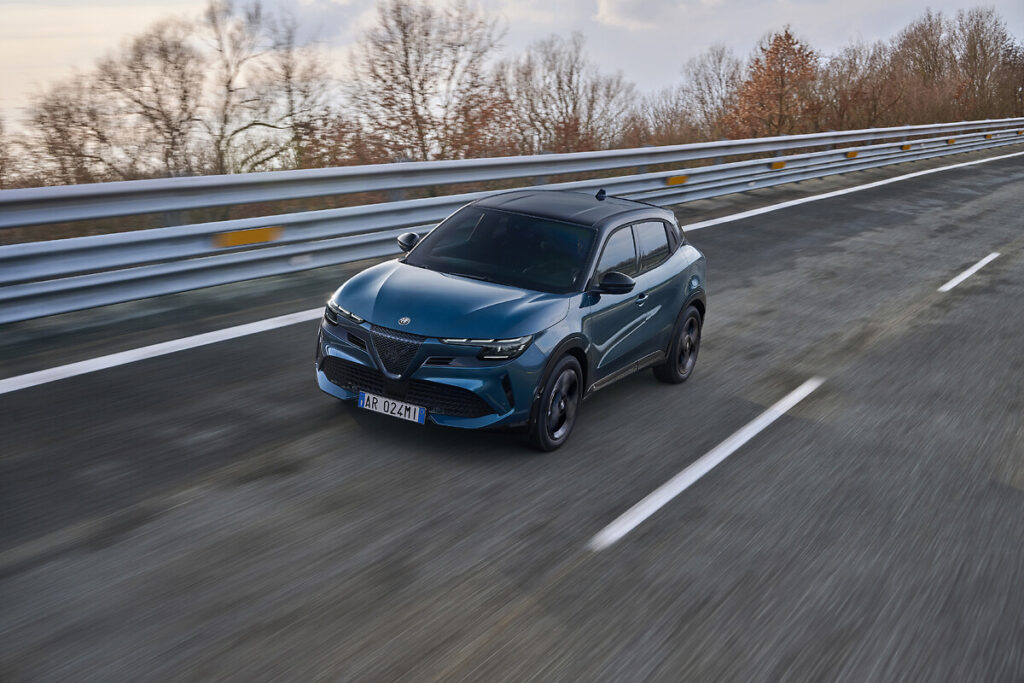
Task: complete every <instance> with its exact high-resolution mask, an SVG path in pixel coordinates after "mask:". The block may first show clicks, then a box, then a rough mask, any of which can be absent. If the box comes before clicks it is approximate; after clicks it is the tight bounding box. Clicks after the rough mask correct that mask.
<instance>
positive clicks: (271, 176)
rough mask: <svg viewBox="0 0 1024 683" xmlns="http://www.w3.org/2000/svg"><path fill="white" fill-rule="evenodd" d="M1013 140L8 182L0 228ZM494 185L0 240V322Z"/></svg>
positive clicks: (591, 184) (158, 286)
mask: <svg viewBox="0 0 1024 683" xmlns="http://www.w3.org/2000/svg"><path fill="white" fill-rule="evenodd" d="M857 143H866V144H859V145H858V144H857ZM1020 143H1024V118H1016V119H1001V120H987V121H971V122H959V123H949V124H938V125H929V126H904V127H899V128H882V129H870V130H855V131H841V132H830V133H816V134H812V135H795V136H783V137H774V138H757V139H752V140H736V141H721V142H711V143H699V144H692V145H676V146H671V147H651V148H643V149H627V150H610V151H601V152H583V153H575V154H553V155H536V156H527V157H504V158H493V159H468V160H458V161H439V162H416V163H400V164H382V165H376V166H355V167H343V168H331V169H315V170H303V171H281V172H273V173H254V174H247V175H235V176H206V177H199V178H170V179H158V180H140V181H129V182H117V183H101V184H94V185H75V186H66V187H44V188H32V189H26V190H5V191H0V228H5V227H6V228H9V227H17V226H28V225H40V224H46V223H56V222H66V221H75V220H86V219H94V218H106V217H115V216H126V215H137V214H149V213H157V212H167V211H183V210H189V209H196V208H205V207H212V206H225V205H233V204H243V203H252V202H267V201H279V200H287V199H299V198H308V197H319V196H328V195H337V194H350V193H363V192H377V191H381V190H398V189H410V188H419V187H428V186H438V185H451V184H466V183H481V182H490V181H500V180H508V179H515V178H533V179H536V178H547V177H549V176H556V175H567V174H574V173H592V172H603V171H608V170H614V169H623V168H626V169H633V170H634V172H633V173H632V174H628V175H620V176H616V177H605V178H595V179H590V180H581V181H574V182H561V183H542V184H539V185H534V184H527V186H530V187H543V188H545V189H573V190H594V189H596V188H598V187H603V188H605V189H606V190H607V191H608V193H609V194H615V195H621V196H624V197H629V198H632V199H639V200H642V201H647V202H651V203H654V204H658V205H671V204H678V203H681V202H685V201H691V200H695V199H701V198H706V197H714V196H719V195H723V194H730V193H734V192H742V191H745V190H750V189H756V188H762V187H770V186H773V185H779V184H783V183H790V182H796V181H800V180H807V179H811V178H819V177H823V176H827V175H833V174H837V173H847V172H850V171H855V170H862V169H867V168H875V167H878V166H885V165H889V164H894V163H903V162H907V161H914V160H919V159H928V158H933V157H939V156H945V155H948V154H957V153H962V152H967V151H972V150H977V149H984V148H990V147H999V146H1004V145H1011V144H1020ZM837 145H855V146H847V147H843V148H841V149H837V148H836V146H837ZM822 148H823V149H822ZM815 149H816V150H817V151H806V150H815ZM793 150H796V152H794V153H791V154H788V155H786V156H781V153H783V152H789V151H793ZM755 154H771V155H774V156H768V157H761V158H755V159H745V160H741V161H733V162H729V163H715V164H713V165H705V166H696V167H691V168H685V167H680V168H675V169H673V170H669V171H660V172H655V173H649V172H638V170H639V169H643V168H644V167H649V166H654V165H673V166H676V165H679V164H684V163H685V162H689V161H695V160H705V159H715V160H721V159H723V158H725V157H735V156H748V155H755ZM498 191H507V190H494V191H480V192H472V193H463V194H455V195H448V196H441V197H429V198H425V199H412V200H401V201H393V202H386V203H380V204H368V205H362V206H352V207H345V208H339V209H328V210H321V211H304V212H298V213H291V214H283V215H271V216H260V217H256V218H244V219H236V220H227V221H216V222H210V223H199V224H191V225H178V226H173V227H168V228H156V229H149V230H138V231H132V232H122V233H115V234H108V235H96V236H90V237H78V238H71V239H62V240H51V241H43V242H31V243H26V244H14V245H9V246H4V247H0V323H5V322H13V321H17V320H25V319H30V318H36V317H42V316H45V315H52V314H56V313H62V312H67V311H73V310H79V309H84V308H92V307H96V306H102V305H106V304H112V303H119V302H123V301H130V300H135V299H142V298H146V297H150V296H158V295H162V294H170V293H174V292H181V291H187V290H191V289H199V288H202V287H209V286H213V285H218V284H225V283H229V282H238V281H241V280H249V279H255V278H260V277H266V276H270V275H280V274H284V273H289V272H296V271H300V270H307V269H311V268H319V267H322V266H328V265H334V264H338V263H345V262H349V261H355V260H360V259H364V258H371V257H379V256H385V255H389V254H392V253H396V252H397V251H398V249H397V246H396V244H395V241H394V238H395V237H396V236H397V235H398V234H400V233H401V232H405V231H407V230H417V229H420V230H425V229H429V228H430V227H432V226H433V225H435V224H436V223H437V222H438V221H440V220H442V219H443V218H444V217H445V216H447V215H448V214H450V213H451V212H452V211H454V210H455V209H457V208H459V207H460V206H462V205H463V204H465V203H466V202H468V201H471V200H473V199H477V198H479V197H483V196H486V195H489V194H493V193H494V192H498Z"/></svg>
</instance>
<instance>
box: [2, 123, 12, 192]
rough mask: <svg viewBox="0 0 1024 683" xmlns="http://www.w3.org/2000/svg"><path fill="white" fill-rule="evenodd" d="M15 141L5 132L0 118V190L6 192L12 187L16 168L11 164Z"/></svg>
mask: <svg viewBox="0 0 1024 683" xmlns="http://www.w3.org/2000/svg"><path fill="white" fill-rule="evenodd" d="M13 144H14V141H13V140H11V138H10V136H9V135H7V132H6V130H4V120H3V117H0V190H6V189H8V188H10V187H11V186H12V184H13V183H12V181H13V179H14V178H13V176H14V168H13V166H12V164H11V157H12V154H11V147H12V146H13Z"/></svg>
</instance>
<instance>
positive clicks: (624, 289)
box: [597, 270, 636, 294]
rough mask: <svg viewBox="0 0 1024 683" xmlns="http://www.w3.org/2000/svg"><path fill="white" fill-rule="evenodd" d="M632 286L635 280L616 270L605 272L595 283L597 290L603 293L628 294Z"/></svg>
mask: <svg viewBox="0 0 1024 683" xmlns="http://www.w3.org/2000/svg"><path fill="white" fill-rule="evenodd" d="M634 287H636V280H634V279H633V278H631V277H630V276H628V275H626V274H625V273H620V272H619V271H617V270H613V271H611V272H609V273H605V274H604V275H602V276H601V280H600V281H599V282H598V283H597V291H599V292H602V293H604V294H629V293H630V292H632V291H633V288H634Z"/></svg>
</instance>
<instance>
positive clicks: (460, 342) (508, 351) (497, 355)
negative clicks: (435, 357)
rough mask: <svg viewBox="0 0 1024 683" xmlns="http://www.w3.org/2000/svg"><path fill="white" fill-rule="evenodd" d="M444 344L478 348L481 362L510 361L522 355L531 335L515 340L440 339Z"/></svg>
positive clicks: (478, 356)
mask: <svg viewBox="0 0 1024 683" xmlns="http://www.w3.org/2000/svg"><path fill="white" fill-rule="evenodd" d="M441 341H442V342H444V343H445V344H455V345H456V346H479V347H480V353H479V354H477V358H479V359H481V360H511V359H512V358H516V357H518V356H520V355H522V353H523V351H525V350H526V349H527V348H528V347H529V346H530V342H532V341H533V335H532V334H528V335H526V336H525V337H516V338H515V339H442V340H441Z"/></svg>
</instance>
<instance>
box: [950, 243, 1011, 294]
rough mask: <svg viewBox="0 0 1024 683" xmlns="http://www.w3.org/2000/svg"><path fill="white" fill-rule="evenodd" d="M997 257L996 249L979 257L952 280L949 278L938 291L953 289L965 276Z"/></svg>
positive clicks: (972, 273)
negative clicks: (979, 258) (981, 257)
mask: <svg viewBox="0 0 1024 683" xmlns="http://www.w3.org/2000/svg"><path fill="white" fill-rule="evenodd" d="M997 258H999V252H998V251H993V252H992V253H991V254H989V255H988V256H986V257H985V258H983V259H981V260H980V261H978V262H977V263H975V264H974V265H973V266H971V267H970V268H968V269H967V270H965V271H964V272H962V273H960V274H959V275H957V276H956V277H955V278H953V279H952V280H950V281H949V282H947V283H946V284H944V285H942V286H941V287H939V291H940V292H948V291H949V290H951V289H953V288H954V287H956V286H957V285H958V284H960V283H961V282H963V281H964V280H966V279H967V278H969V277H970V276H972V275H974V274H975V273H977V272H978V271H979V270H981V269H982V268H984V267H985V266H987V265H988V264H989V263H992V261H995V260H996V259H997Z"/></svg>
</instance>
